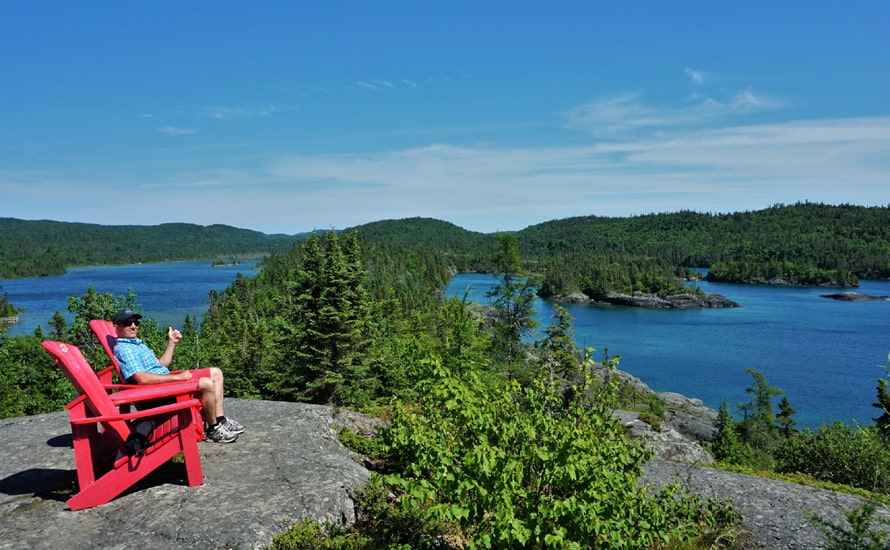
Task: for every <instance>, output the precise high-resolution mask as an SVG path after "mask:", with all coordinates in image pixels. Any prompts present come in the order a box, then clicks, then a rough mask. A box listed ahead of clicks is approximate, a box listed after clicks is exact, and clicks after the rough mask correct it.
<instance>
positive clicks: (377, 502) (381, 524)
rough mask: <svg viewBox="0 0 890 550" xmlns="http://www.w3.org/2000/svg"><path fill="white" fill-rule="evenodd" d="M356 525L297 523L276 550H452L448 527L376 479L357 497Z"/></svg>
mask: <svg viewBox="0 0 890 550" xmlns="http://www.w3.org/2000/svg"><path fill="white" fill-rule="evenodd" d="M356 500H357V502H356V522H355V525H354V526H351V527H342V526H337V525H320V524H318V523H317V522H314V521H311V520H304V521H301V522H298V523H295V524H294V525H293V526H292V527H291V528H290V529H289V530H288V531H286V532H284V533H282V534H280V535H278V536H276V537H275V540H274V541H273V543H272V546H271V549H272V550H378V549H380V548H387V549H393V550H426V549H434V548H435V549H438V550H448V549H450V548H455V549H457V548H460V545H459V544H452V543H451V542H450V541H451V540H453V539H452V538H451V537H450V536H449V531H450V530H449V529H448V528H447V526H444V525H441V524H437V523H436V522H434V521H431V520H430V519H428V518H427V517H425V516H424V515H423V514H422V513H420V512H418V511H417V510H414V509H412V508H408V507H405V506H402V505H401V504H400V503H399V501H398V500H395V499H393V498H392V497H391V496H390V493H389V490H388V489H387V488H386V487H385V486H384V485H383V484H382V483H380V480H379V478H377V477H372V479H371V482H370V483H368V485H367V486H366V487H365V488H364V489H363V490H362V491H360V492H359V493H358V495H357V498H356Z"/></svg>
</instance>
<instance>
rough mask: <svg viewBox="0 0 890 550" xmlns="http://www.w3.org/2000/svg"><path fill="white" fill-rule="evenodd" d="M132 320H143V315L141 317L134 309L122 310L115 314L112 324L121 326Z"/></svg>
mask: <svg viewBox="0 0 890 550" xmlns="http://www.w3.org/2000/svg"><path fill="white" fill-rule="evenodd" d="M130 319H142V315H139V314H138V313H136V312H135V311H133V310H132V309H122V310H120V311H118V312H117V313H115V314H114V317H112V318H111V322H112V323H114V324H115V325H119V324H121V323H123V322H125V321H129V320H130Z"/></svg>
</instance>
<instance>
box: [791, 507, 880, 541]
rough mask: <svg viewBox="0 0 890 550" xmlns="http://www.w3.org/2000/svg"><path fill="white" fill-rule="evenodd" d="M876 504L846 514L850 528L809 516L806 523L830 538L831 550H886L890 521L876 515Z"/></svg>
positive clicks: (828, 539)
mask: <svg viewBox="0 0 890 550" xmlns="http://www.w3.org/2000/svg"><path fill="white" fill-rule="evenodd" d="M876 511H877V503H876V502H875V501H871V500H870V501H866V502H865V503H863V504H862V505H861V506H859V507H857V508H855V509H853V510H850V511H848V512H846V513H845V514H844V516H845V518H846V521H847V525H841V524H837V523H833V522H830V521H828V520H825V519H824V518H820V517H818V516H816V515H815V514H812V513H811V514H808V516H807V520H808V521H809V522H810V523H811V524H812V525H813V526H815V527H816V528H817V529H819V530H820V531H821V532H822V533H823V534H824V535H825V538H826V539H827V544H826V545H825V548H828V549H830V550H850V549H856V550H887V549H888V548H890V531H888V530H887V529H886V528H887V527H888V526H890V522H888V521H887V520H886V519H883V518H879V517H877V516H876V515H875V512H876Z"/></svg>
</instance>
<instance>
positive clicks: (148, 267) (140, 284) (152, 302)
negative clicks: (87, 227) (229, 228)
mask: <svg viewBox="0 0 890 550" xmlns="http://www.w3.org/2000/svg"><path fill="white" fill-rule="evenodd" d="M256 264H257V262H241V263H240V264H239V265H233V266H225V267H211V265H210V262H169V263H159V264H133V265H121V266H104V267H85V268H71V269H68V273H66V274H65V275H59V276H56V277H34V278H28V279H0V287H2V288H0V292H6V293H7V294H8V296H9V303H11V304H12V305H14V306H15V307H17V308H25V311H24V312H23V313H22V314H21V315H20V319H19V323H18V324H15V325H12V326H11V328H10V329H9V332H8V333H7V334H9V335H10V336H16V335H21V334H31V333H32V332H33V331H34V328H35V327H36V326H37V325H43V328H44V330H48V329H49V325H48V322H49V320H50V319H51V318H52V316H53V315H54V314H55V312H56V311H58V312H60V313H62V314H63V315H65V317H66V318H67V319H68V320H69V322H70V321H71V319H72V318H73V316H72V315H71V314H69V313H68V297H69V296H82V295H83V294H86V292H87V289H88V288H89V286H90V285H93V288H95V289H96V292H98V293H99V294H105V293H106V292H110V293H112V294H114V295H115V296H120V295H125V294H126V293H127V290H128V289H129V288H132V289H133V292H135V293H136V301H137V302H138V303H139V305H140V306H141V307H142V310H143V311H144V312H145V314H146V315H148V316H149V317H152V318H153V319H157V321H158V323H160V324H162V325H174V326H182V322H183V320H184V319H185V317H186V315H191V316H192V317H197V318H198V319H199V320H200V319H201V317H202V316H203V315H204V313H206V311H207V307H208V306H209V299H208V296H209V293H210V291H211V290H217V291H219V290H223V289H225V288H226V287H228V286H229V285H230V284H232V281H234V280H235V277H236V276H237V274H238V273H241V274H243V275H245V276H248V277H252V276H253V275H254V274H255V273H256V271H255V270H254V268H255V267H256Z"/></svg>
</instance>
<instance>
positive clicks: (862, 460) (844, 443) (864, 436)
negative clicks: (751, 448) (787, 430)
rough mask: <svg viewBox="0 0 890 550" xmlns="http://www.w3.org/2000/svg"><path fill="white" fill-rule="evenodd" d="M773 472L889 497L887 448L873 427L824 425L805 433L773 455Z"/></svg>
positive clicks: (793, 438) (786, 443)
mask: <svg viewBox="0 0 890 550" xmlns="http://www.w3.org/2000/svg"><path fill="white" fill-rule="evenodd" d="M775 458H776V470H777V471H779V472H801V473H805V474H809V475H811V476H813V477H814V478H816V479H820V480H826V481H831V482H834V483H842V484H845V485H851V486H853V487H861V488H863V489H867V490H869V491H875V492H880V493H884V494H890V447H888V446H887V443H886V442H885V441H884V439H883V438H882V436H881V434H880V432H879V431H878V429H877V428H875V427H857V426H847V425H845V424H844V423H842V422H835V423H833V424H826V425H822V426H820V427H819V429H818V430H816V431H813V430H810V429H804V430H803V431H802V432H801V433H800V434H799V435H798V436H797V437H792V438H790V439H787V440H785V441H784V442H782V444H781V445H780V446H779V447H778V448H777V449H776V451H775Z"/></svg>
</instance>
